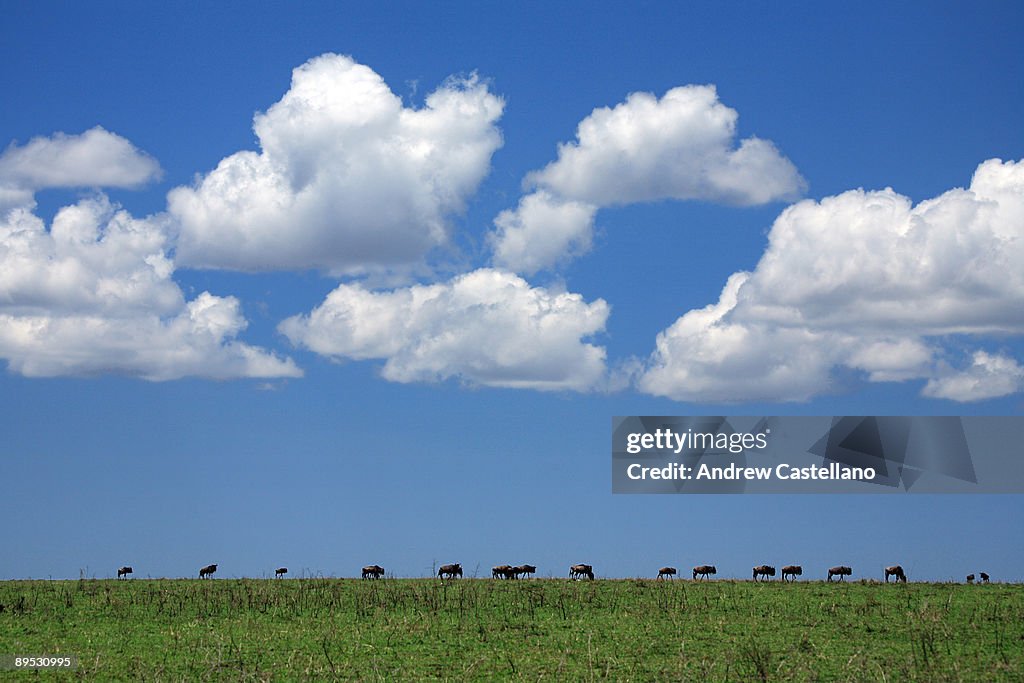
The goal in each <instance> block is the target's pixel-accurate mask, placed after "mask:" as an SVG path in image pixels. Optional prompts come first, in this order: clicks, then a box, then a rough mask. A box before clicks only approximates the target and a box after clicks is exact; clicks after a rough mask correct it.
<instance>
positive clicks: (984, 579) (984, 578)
mask: <svg viewBox="0 0 1024 683" xmlns="http://www.w3.org/2000/svg"><path fill="white" fill-rule="evenodd" d="M978 576H979V577H980V578H981V582H982V583H988V574H986V573H985V572H981V573H980V574H978Z"/></svg>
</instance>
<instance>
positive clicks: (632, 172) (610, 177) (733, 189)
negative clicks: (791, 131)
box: [527, 85, 805, 206]
mask: <svg viewBox="0 0 1024 683" xmlns="http://www.w3.org/2000/svg"><path fill="white" fill-rule="evenodd" d="M737 118H738V114H737V113H736V110H735V109H730V108H729V107H727V106H725V105H724V104H722V103H721V102H719V101H718V93H717V92H716V90H715V86H713V85H687V86H681V87H678V88H673V89H671V90H669V91H668V92H667V93H665V95H664V97H662V98H661V99H660V100H659V99H658V98H657V97H655V96H654V95H653V94H651V93H643V92H637V93H632V94H630V95H629V96H628V97H627V98H626V101H625V102H623V103H621V104H618V105H616V106H615V107H614V108H611V109H609V108H607V107H601V108H599V109H595V110H594V111H593V112H592V113H591V114H590V116H588V117H587V118H585V119H583V121H581V122H580V124H579V127H578V128H577V130H576V141H575V142H569V143H564V144H561V145H559V147H558V159H557V160H556V161H553V162H552V163H550V164H548V165H547V166H546V167H545V168H544V169H543V170H540V171H536V172H534V173H532V174H530V175H529V176H528V178H527V182H529V183H532V184H534V185H536V186H538V187H542V188H545V189H548V190H550V191H552V192H556V193H558V194H559V195H561V196H563V197H566V198H569V199H575V200H577V201H583V202H589V203H591V204H595V205H598V206H609V205H612V204H631V203H635V202H645V201H653V200H657V199H706V200H711V201H720V202H725V203H729V204H740V205H749V204H763V203H765V202H769V201H774V200H780V199H793V198H795V197H797V196H798V195H799V194H800V193H801V192H802V191H803V189H804V186H805V183H804V180H803V178H801V177H800V174H799V173H797V170H796V167H795V166H793V164H792V163H791V162H790V161H789V160H788V159H786V158H785V157H783V156H782V155H781V154H779V152H778V150H776V149H775V146H774V145H773V144H772V143H771V142H769V141H767V140H761V139H759V138H747V139H745V140H742V141H741V142H740V143H739V146H738V147H736V120H737Z"/></svg>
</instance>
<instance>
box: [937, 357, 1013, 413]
mask: <svg viewBox="0 0 1024 683" xmlns="http://www.w3.org/2000/svg"><path fill="white" fill-rule="evenodd" d="M1018 391H1024V367H1022V366H1021V365H1020V364H1019V363H1017V361H1015V360H1014V359H1012V358H1009V357H1008V356H1004V355H995V354H989V353H985V352H984V351H976V352H975V353H974V356H973V358H972V359H971V365H970V367H968V368H967V369H966V370H963V371H961V372H956V371H949V372H947V373H943V374H941V376H939V377H935V378H933V379H930V380H929V381H928V384H926V385H925V387H924V390H923V391H922V392H921V393H922V394H924V395H925V396H930V397H932V398H948V399H950V400H953V401H982V400H984V399H987V398H997V397H999V396H1007V395H1009V394H1015V393H1017V392H1018Z"/></svg>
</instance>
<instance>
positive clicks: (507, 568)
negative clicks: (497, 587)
mask: <svg viewBox="0 0 1024 683" xmlns="http://www.w3.org/2000/svg"><path fill="white" fill-rule="evenodd" d="M491 578H492V579H514V578H516V568H515V567H513V566H512V565H510V564H499V565H498V566H497V567H492V568H491Z"/></svg>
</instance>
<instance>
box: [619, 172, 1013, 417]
mask: <svg viewBox="0 0 1024 683" xmlns="http://www.w3.org/2000/svg"><path fill="white" fill-rule="evenodd" d="M992 333H998V334H1003V335H1020V334H1024V162H1016V163H1015V162H1006V163H1004V162H1002V161H1000V160H997V159H993V160H989V161H986V162H984V163H983V164H981V165H980V166H979V167H978V169H977V171H976V173H975V175H974V178H973V180H972V183H971V186H970V188H968V189H966V190H964V189H955V190H951V191H949V192H946V193H944V194H942V195H941V196H939V197H936V198H934V199H931V200H928V201H924V202H921V203H920V204H918V205H917V206H913V205H912V203H911V202H910V200H909V199H908V198H906V197H903V196H901V195H898V194H896V193H895V192H893V191H892V190H890V189H887V190H883V191H878V192H865V191H863V190H856V191H851V192H846V193H843V194H841V195H838V196H836V197H827V198H825V199H823V200H821V201H820V202H814V201H804V202H800V203H798V204H795V205H793V206H791V207H789V208H787V209H786V210H785V211H783V212H782V214H781V215H780V216H779V218H778V219H777V220H776V221H775V224H774V225H773V227H772V230H771V233H770V234H769V245H768V248H767V250H766V252H765V254H764V255H763V256H762V258H761V260H760V262H759V263H758V265H757V268H756V269H755V270H754V272H753V273H737V274H736V275H734V276H733V277H732V278H730V280H729V283H728V284H727V285H726V287H725V289H724V291H723V294H722V297H721V299H720V301H719V303H718V304H717V305H715V306H709V307H708V308H706V309H702V310H696V311H690V312H689V313H687V314H685V315H684V316H682V317H681V318H680V319H679V320H678V321H676V323H675V324H673V325H672V326H671V327H670V328H669V329H667V330H665V331H664V332H662V333H661V334H659V335H658V339H657V349H656V351H655V352H654V354H653V355H652V356H651V358H650V360H649V364H648V368H647V370H646V372H645V373H643V374H642V375H641V376H640V377H639V378H638V386H639V387H640V388H641V390H643V391H646V392H648V393H652V394H657V395H663V396H669V397H672V398H675V399H678V400H687V401H702V400H716V401H745V400H805V399H807V398H809V397H811V396H813V395H815V394H818V393H821V392H824V391H828V390H829V389H830V376H831V373H832V370H833V369H834V368H836V367H841V366H845V367H848V368H853V369H857V370H861V371H864V372H866V373H867V374H868V379H869V380H870V381H900V380H906V379H911V378H928V379H929V383H928V384H927V385H926V387H925V390H924V393H925V395H929V396H943V397H946V398H953V399H955V400H965V401H966V400H977V399H978V398H983V397H987V396H997V395H1004V394H1005V393H1008V389H1009V388H1010V387H1014V386H1016V387H1017V389H1013V390H1019V387H1020V383H1019V381H1017V380H1013V379H1012V378H1013V377H1014V374H1013V373H1014V366H1013V365H1010V364H1014V365H1015V362H1014V361H1012V359H1008V358H1003V357H1000V358H1001V359H1002V361H1005V362H998V363H997V362H995V360H993V359H994V358H995V357H992V356H987V355H985V354H982V355H980V356H979V355H978V354H975V360H974V363H973V365H972V366H971V368H969V369H968V370H967V371H965V372H964V373H960V374H950V373H949V372H947V371H944V370H943V369H942V367H941V364H940V363H939V362H938V361H937V358H938V357H939V354H940V352H941V351H942V346H941V342H942V338H943V337H944V336H946V335H950V334H962V335H968V336H978V335H985V334H992ZM979 359H981V360H979ZM1007 378H1011V379H1007ZM1014 381H1017V384H1014ZM974 383H977V386H975V384H974ZM986 387H987V388H986ZM957 390H962V391H963V393H962V395H960V396H957V394H956V392H957ZM986 392H990V393H986Z"/></svg>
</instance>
